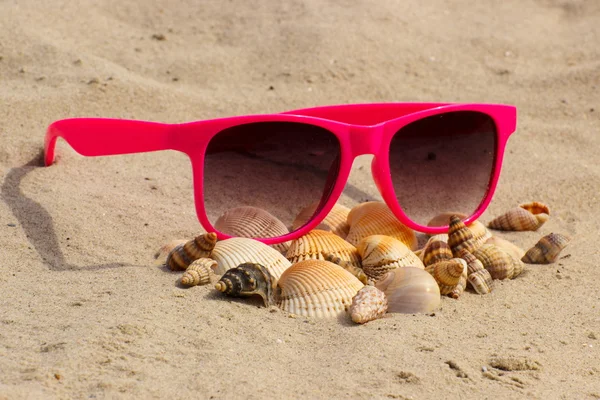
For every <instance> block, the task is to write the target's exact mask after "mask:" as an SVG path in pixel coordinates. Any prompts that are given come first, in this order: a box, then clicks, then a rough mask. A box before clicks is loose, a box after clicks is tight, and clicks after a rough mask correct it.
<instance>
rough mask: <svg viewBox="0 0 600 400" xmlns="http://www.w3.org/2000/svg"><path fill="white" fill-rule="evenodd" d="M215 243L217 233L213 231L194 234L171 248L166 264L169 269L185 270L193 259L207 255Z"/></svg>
mask: <svg viewBox="0 0 600 400" xmlns="http://www.w3.org/2000/svg"><path fill="white" fill-rule="evenodd" d="M216 243H217V234H216V233H214V232H210V233H204V234H202V235H199V236H196V238H194V239H192V240H190V241H187V242H186V243H185V244H183V245H178V246H176V247H175V248H174V249H173V250H171V252H170V253H169V255H168V256H167V261H166V265H167V266H168V267H169V268H170V269H171V271H177V270H185V269H186V268H187V267H188V266H189V265H190V264H191V263H192V262H194V261H195V260H197V259H199V258H201V257H209V256H210V253H211V251H212V249H213V248H214V247H215V244H216Z"/></svg>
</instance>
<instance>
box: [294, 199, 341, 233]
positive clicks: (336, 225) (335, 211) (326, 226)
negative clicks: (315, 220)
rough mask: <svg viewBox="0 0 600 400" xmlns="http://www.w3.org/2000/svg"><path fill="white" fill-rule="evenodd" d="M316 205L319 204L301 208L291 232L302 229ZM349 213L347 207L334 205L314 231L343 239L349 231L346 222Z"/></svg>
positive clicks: (316, 203)
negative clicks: (329, 233) (324, 232)
mask: <svg viewBox="0 0 600 400" xmlns="http://www.w3.org/2000/svg"><path fill="white" fill-rule="evenodd" d="M318 205H319V202H315V203H312V204H311V205H309V206H308V207H305V208H303V209H302V210H301V211H300V213H299V214H298V216H297V217H296V219H295V220H294V222H293V223H292V230H294V231H295V230H297V229H298V228H300V227H302V226H303V225H304V224H305V223H306V221H308V220H309V219H311V218H312V216H313V214H314V213H315V210H316V209H317V207H318ZM349 212H350V209H349V208H348V207H345V206H342V205H341V204H337V203H336V204H335V205H334V206H333V208H332V209H331V211H330V212H329V214H327V216H326V217H325V219H324V220H323V221H321V223H320V224H319V225H318V226H317V227H316V228H315V229H320V230H323V231H329V232H333V233H335V234H336V235H338V236H339V237H341V238H342V239H344V238H345V237H346V236H347V235H348V231H349V230H350V226H349V225H348V222H346V220H347V218H348V213H349Z"/></svg>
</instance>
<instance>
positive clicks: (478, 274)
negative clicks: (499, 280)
mask: <svg viewBox="0 0 600 400" xmlns="http://www.w3.org/2000/svg"><path fill="white" fill-rule="evenodd" d="M460 257H461V258H462V259H463V260H465V261H466V262H467V281H468V282H469V284H470V285H471V287H472V288H473V290H475V292H477V293H478V294H488V293H490V292H491V291H492V290H493V288H494V281H493V280H492V275H490V272H489V271H488V270H487V269H485V268H484V267H483V264H482V263H481V261H479V260H478V259H477V258H476V257H475V256H474V255H473V254H471V253H470V252H469V251H468V250H463V251H462V252H461V253H460Z"/></svg>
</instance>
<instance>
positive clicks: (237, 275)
mask: <svg viewBox="0 0 600 400" xmlns="http://www.w3.org/2000/svg"><path fill="white" fill-rule="evenodd" d="M275 284H276V281H275V279H274V278H273V276H272V275H271V273H270V272H269V270H268V269H267V268H265V267H263V266H262V265H260V264H254V263H245V264H240V265H239V266H237V267H235V268H231V269H230V270H228V271H227V272H225V274H224V275H223V276H222V277H221V279H220V280H219V281H218V282H217V283H216V284H215V289H217V290H218V291H219V292H221V293H224V294H226V295H227V296H231V297H249V296H254V295H257V296H260V297H261V298H262V299H263V301H264V302H265V305H266V306H267V307H269V306H270V305H271V304H274V303H275V297H274V293H275V292H274V289H275Z"/></svg>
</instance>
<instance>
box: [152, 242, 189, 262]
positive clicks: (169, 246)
mask: <svg viewBox="0 0 600 400" xmlns="http://www.w3.org/2000/svg"><path fill="white" fill-rule="evenodd" d="M185 242H187V239H173V240H171V241H170V242H168V243H165V244H163V245H162V246H160V249H158V250H157V251H156V253H154V260H155V261H154V264H155V265H166V263H167V257H168V256H169V253H171V251H173V249H174V248H175V247H177V246H179V245H184V244H185Z"/></svg>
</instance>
